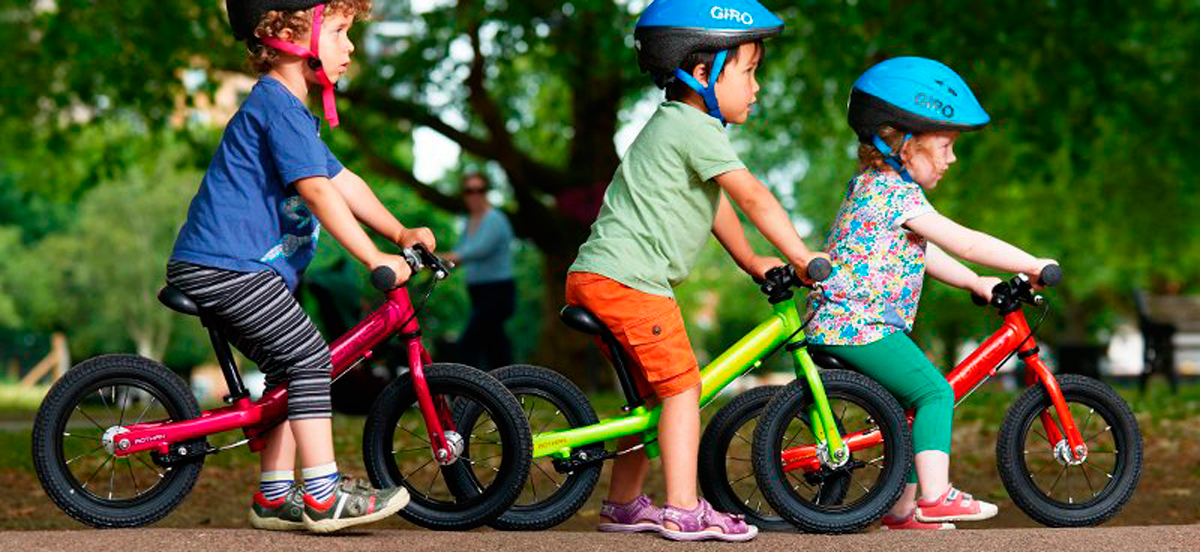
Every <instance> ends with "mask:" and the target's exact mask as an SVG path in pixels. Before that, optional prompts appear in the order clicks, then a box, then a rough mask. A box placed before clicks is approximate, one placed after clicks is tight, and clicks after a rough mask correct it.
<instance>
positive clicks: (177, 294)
mask: <svg viewBox="0 0 1200 552" xmlns="http://www.w3.org/2000/svg"><path fill="white" fill-rule="evenodd" d="M158 300H159V301H160V302H161V303H162V304H164V305H166V306H167V307H168V308H170V309H171V310H173V311H175V312H182V313H183V314H190V315H192V316H200V307H198V306H196V303H195V302H194V301H192V300H191V299H188V297H187V296H186V295H184V294H183V292H182V291H179V290H178V289H176V288H174V287H172V286H170V285H166V286H163V288H162V289H160V290H158Z"/></svg>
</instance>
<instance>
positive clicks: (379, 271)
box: [371, 266, 396, 291]
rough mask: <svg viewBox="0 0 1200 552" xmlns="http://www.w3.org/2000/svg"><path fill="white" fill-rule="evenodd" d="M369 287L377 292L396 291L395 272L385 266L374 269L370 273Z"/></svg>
mask: <svg viewBox="0 0 1200 552" xmlns="http://www.w3.org/2000/svg"><path fill="white" fill-rule="evenodd" d="M371 285H372V286H373V287H374V288H375V289H377V290H379V291H391V290H393V289H396V271H394V270H392V269H391V268H390V267H386V266H377V267H375V270H372V271H371Z"/></svg>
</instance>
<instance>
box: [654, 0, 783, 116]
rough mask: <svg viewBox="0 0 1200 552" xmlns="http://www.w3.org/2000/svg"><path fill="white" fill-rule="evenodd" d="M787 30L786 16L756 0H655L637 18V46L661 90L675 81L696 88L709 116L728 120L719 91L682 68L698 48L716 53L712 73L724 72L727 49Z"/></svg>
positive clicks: (714, 82)
mask: <svg viewBox="0 0 1200 552" xmlns="http://www.w3.org/2000/svg"><path fill="white" fill-rule="evenodd" d="M781 32H783V20H782V19H780V18H779V17H777V16H776V15H775V14H773V13H771V12H770V11H769V10H767V9H766V8H764V7H763V6H762V5H761V4H759V3H758V2H756V1H755V0H654V2H653V3H651V4H650V6H649V7H647V8H646V11H644V12H642V15H641V17H639V18H638V22H637V27H636V28H635V29H634V32H633V38H634V47H635V48H637V57H638V66H639V67H640V68H641V70H642V71H643V72H648V73H650V75H651V76H652V77H653V78H654V83H655V84H657V85H658V87H659V88H666V87H667V85H668V84H670V83H672V82H674V81H675V80H680V81H683V82H684V83H686V84H687V85H688V86H689V87H691V88H692V89H693V90H695V91H696V92H697V93H698V94H700V96H701V97H702V98H704V104H705V106H706V107H707V108H708V113H709V115H712V116H713V117H716V118H717V119H719V120H721V122H725V119H724V117H722V116H721V110H720V108H719V107H718V105H717V96H716V93H715V91H714V88H713V87H714V86H715V85H716V79H715V78H714V79H710V82H709V86H707V87H705V86H703V85H701V84H700V82H699V81H697V80H696V79H695V78H693V77H692V76H691V75H690V74H688V73H687V72H686V71H684V70H682V69H681V68H680V65H681V64H682V63H683V60H684V58H686V57H687V56H688V55H689V54H692V53H695V52H715V53H716V54H717V55H716V58H715V59H714V60H713V66H712V67H711V70H710V71H709V74H711V75H720V74H721V70H722V69H723V68H724V65H725V58H726V56H727V55H728V51H729V50H731V49H733V48H737V47H738V46H741V45H742V44H745V43H747V42H755V41H758V40H763V39H765V38H769V37H772V36H775V35H777V34H779V33H781Z"/></svg>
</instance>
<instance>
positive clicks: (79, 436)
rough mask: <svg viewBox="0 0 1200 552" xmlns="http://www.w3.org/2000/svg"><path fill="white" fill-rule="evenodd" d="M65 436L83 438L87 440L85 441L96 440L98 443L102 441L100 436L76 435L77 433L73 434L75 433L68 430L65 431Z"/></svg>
mask: <svg viewBox="0 0 1200 552" xmlns="http://www.w3.org/2000/svg"><path fill="white" fill-rule="evenodd" d="M63 437H74V438H76V439H83V440H85V441H96V442H97V443H99V442H100V438H99V437H88V436H86V435H75V434H73V433H70V432H68V431H64V432H63ZM101 446H103V445H101Z"/></svg>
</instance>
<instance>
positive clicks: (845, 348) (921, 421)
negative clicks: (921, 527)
mask: <svg viewBox="0 0 1200 552" xmlns="http://www.w3.org/2000/svg"><path fill="white" fill-rule="evenodd" d="M810 347H812V348H813V349H814V350H817V351H821V352H824V353H828V354H831V355H833V356H835V357H837V358H838V359H839V360H842V361H845V362H848V363H850V365H851V366H853V367H854V369H856V370H857V371H859V372H862V373H863V375H866V376H867V377H869V378H871V379H873V380H875V381H877V382H879V383H880V384H881V385H883V386H884V387H885V388H887V390H888V391H891V393H892V395H895V396H896V398H897V399H898V400H899V401H900V404H901V405H903V406H904V407H905V408H914V409H916V416H915V418H914V419H913V425H912V436H913V452H914V453H920V452H923V451H927V450H940V451H942V452H944V453H946V454H950V427H951V424H952V423H953V421H954V389H952V388H951V387H950V383H949V382H947V381H946V378H945V377H944V376H942V373H941V372H940V371H938V369H937V368H936V367H934V365H933V364H932V363H930V362H929V359H928V358H926V357H925V353H923V352H921V349H920V348H919V347H917V344H916V343H913V342H912V339H909V337H908V336H907V335H906V334H904V333H902V332H896V333H893V334H891V335H889V336H887V337H885V338H883V339H880V340H879V341H876V342H874V343H868V344H866V345H816V344H813V345H810ZM915 477H916V474H915V473H914V474H913V475H912V476H910V478H909V482H910V483H913V482H916V479H915Z"/></svg>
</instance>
